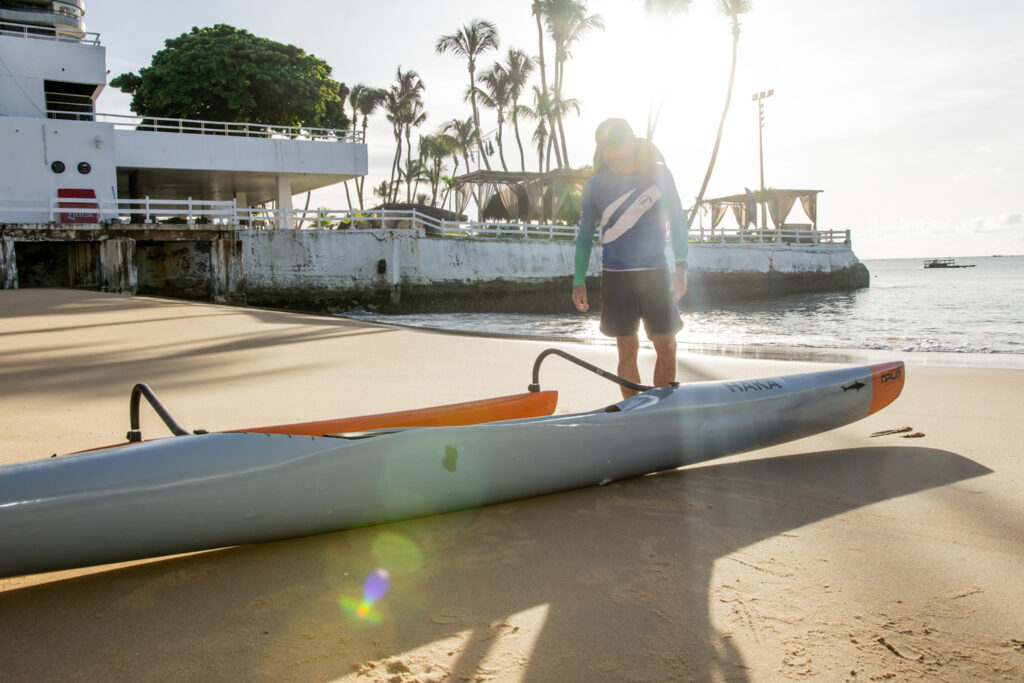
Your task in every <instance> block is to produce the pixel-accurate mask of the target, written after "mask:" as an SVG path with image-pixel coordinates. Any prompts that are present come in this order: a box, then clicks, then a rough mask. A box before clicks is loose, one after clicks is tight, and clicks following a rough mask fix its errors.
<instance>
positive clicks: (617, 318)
mask: <svg viewBox="0 0 1024 683" xmlns="http://www.w3.org/2000/svg"><path fill="white" fill-rule="evenodd" d="M671 285H672V283H671V281H670V280H669V274H668V271H667V270H662V269H659V270H605V271H602V272H601V334H604V335H606V336H608V337H631V336H633V335H634V334H636V333H637V331H638V330H639V329H640V321H641V320H643V321H644V330H645V331H646V332H647V336H648V337H650V336H651V335H653V334H675V333H676V332H678V331H679V330H681V329H683V320H682V318H680V317H679V309H678V308H676V304H675V302H674V301H673V300H672V291H671Z"/></svg>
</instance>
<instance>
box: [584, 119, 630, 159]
mask: <svg viewBox="0 0 1024 683" xmlns="http://www.w3.org/2000/svg"><path fill="white" fill-rule="evenodd" d="M594 139H595V140H596V141H597V149H598V151H601V150H602V149H604V148H605V147H621V146H622V145H624V144H626V143H627V142H632V141H633V140H635V139H636V136H635V135H633V129H632V128H631V127H630V125H629V122H628V121H626V119H605V120H604V121H602V122H601V125H599V126H598V127H597V132H596V133H594Z"/></svg>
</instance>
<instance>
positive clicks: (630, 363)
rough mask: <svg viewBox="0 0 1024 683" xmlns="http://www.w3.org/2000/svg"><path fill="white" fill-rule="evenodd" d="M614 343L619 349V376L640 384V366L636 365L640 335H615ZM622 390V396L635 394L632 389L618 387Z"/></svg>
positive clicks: (627, 396)
mask: <svg viewBox="0 0 1024 683" xmlns="http://www.w3.org/2000/svg"><path fill="white" fill-rule="evenodd" d="M615 345H616V346H617V347H618V349H619V371H618V374H619V377H621V378H622V379H628V380H629V381H630V382H633V383H634V384H640V368H639V367H638V366H637V363H636V358H637V354H638V353H639V351H640V337H639V336H637V335H635V334H634V335H633V336H632V337H616V338H615ZM619 388H620V389H621V390H622V398H629V397H630V396H633V395H634V394H636V392H635V391H633V390H632V389H627V388H626V387H619Z"/></svg>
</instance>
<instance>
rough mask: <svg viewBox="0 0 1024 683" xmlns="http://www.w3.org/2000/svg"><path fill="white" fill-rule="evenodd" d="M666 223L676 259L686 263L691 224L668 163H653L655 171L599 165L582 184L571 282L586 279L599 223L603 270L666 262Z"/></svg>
mask: <svg viewBox="0 0 1024 683" xmlns="http://www.w3.org/2000/svg"><path fill="white" fill-rule="evenodd" d="M666 224H667V225H668V226H669V227H670V229H671V234H672V250H673V253H674V254H675V259H676V262H677V263H679V264H680V265H681V267H683V268H685V267H686V257H687V253H688V250H689V247H688V243H687V238H688V233H689V226H688V225H687V224H686V216H685V214H684V213H683V207H682V203H681V202H680V201H679V193H678V192H677V191H676V183H675V180H674V179H673V178H672V173H671V172H670V171H669V170H668V168H666V167H665V166H664V165H663V164H656V165H655V166H654V172H653V174H652V173H651V172H650V171H643V170H638V171H634V172H633V173H621V174H620V173H613V172H612V171H610V170H608V169H604V170H602V171H600V172H599V173H597V174H596V175H595V176H593V177H592V178H591V179H590V180H588V181H587V182H586V184H585V185H584V186H583V206H582V211H581V213H580V227H579V232H578V233H577V234H576V258H575V266H576V268H575V273H574V276H573V286H579V285H582V284H584V283H585V282H586V276H587V265H588V264H589V263H590V253H591V251H592V249H593V246H594V231H595V229H597V228H600V229H601V248H602V266H603V268H604V269H605V270H643V269H657V268H666V267H667V265H668V264H666V262H665V227H666ZM680 262H681V263H680Z"/></svg>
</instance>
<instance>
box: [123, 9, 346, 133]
mask: <svg viewBox="0 0 1024 683" xmlns="http://www.w3.org/2000/svg"><path fill="white" fill-rule="evenodd" d="M110 85H112V86H113V87H115V88H118V89H120V90H121V91H122V92H125V93H128V94H130V95H132V103H131V109H132V111H133V112H135V113H136V114H138V115H139V116H149V117H166V118H178V119H198V120H204V121H230V122H245V123H260V124H268V125H286V126H310V127H323V128H347V127H348V123H349V122H348V117H347V116H346V115H345V112H344V109H343V105H344V101H345V98H346V97H347V95H348V88H346V87H345V86H344V85H343V84H341V83H338V82H337V81H335V80H333V79H332V78H331V67H329V66H328V65H327V63H326V62H324V61H323V60H321V59H318V58H316V57H314V56H313V55H310V54H306V53H305V52H304V51H303V50H302V49H301V48H298V47H295V46H294V45H284V44H282V43H277V42H274V41H272V40H268V39H266V38H260V37H258V36H254V35H252V34H251V33H249V32H248V31H245V30H242V29H237V28H235V27H233V26H228V25H227V24H217V25H216V26H212V27H207V28H195V27H193V28H192V30H191V31H190V32H188V33H183V34H181V35H180V36H178V37H177V38H169V39H168V40H166V41H164V49H163V50H160V51H159V52H157V53H156V54H154V55H153V60H152V63H151V64H150V65H149V66H148V67H144V68H142V69H140V70H139V73H137V74H136V73H133V72H129V73H123V74H121V75H120V76H117V77H116V78H114V79H112V80H111V81H110Z"/></svg>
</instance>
